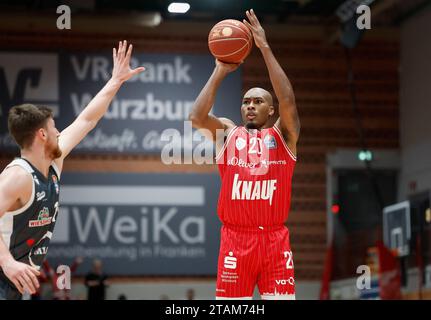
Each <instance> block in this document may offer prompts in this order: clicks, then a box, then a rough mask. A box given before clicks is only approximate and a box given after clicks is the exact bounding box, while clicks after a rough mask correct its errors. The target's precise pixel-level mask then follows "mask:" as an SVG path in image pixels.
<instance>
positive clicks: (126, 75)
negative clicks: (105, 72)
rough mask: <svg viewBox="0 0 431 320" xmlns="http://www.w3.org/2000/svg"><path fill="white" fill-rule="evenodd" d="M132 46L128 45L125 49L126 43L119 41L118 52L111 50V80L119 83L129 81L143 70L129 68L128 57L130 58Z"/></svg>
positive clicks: (141, 68) (142, 68)
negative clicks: (112, 65)
mask: <svg viewBox="0 0 431 320" xmlns="http://www.w3.org/2000/svg"><path fill="white" fill-rule="evenodd" d="M132 49H133V46H132V45H129V47H128V48H127V41H126V40H124V41H120V43H119V44H118V50H115V48H114V49H113V54H112V56H113V60H114V68H113V69H112V79H113V80H118V81H120V82H125V81H127V80H129V79H130V78H131V77H133V76H134V75H137V74H138V73H141V72H143V71H144V70H145V68H144V67H139V68H136V69H131V68H130V57H131V56H132Z"/></svg>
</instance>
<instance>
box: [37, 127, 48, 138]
mask: <svg viewBox="0 0 431 320" xmlns="http://www.w3.org/2000/svg"><path fill="white" fill-rule="evenodd" d="M36 135H37V136H39V138H41V139H42V140H45V139H47V137H48V134H47V132H46V130H45V129H44V128H39V129H38V130H37V131H36Z"/></svg>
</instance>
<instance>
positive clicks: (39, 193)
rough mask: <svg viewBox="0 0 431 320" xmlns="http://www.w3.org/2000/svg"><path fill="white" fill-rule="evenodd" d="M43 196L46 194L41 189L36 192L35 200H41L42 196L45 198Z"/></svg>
mask: <svg viewBox="0 0 431 320" xmlns="http://www.w3.org/2000/svg"><path fill="white" fill-rule="evenodd" d="M45 196H46V193H45V191H41V192H38V193H36V201H40V200H42V199H43V198H45Z"/></svg>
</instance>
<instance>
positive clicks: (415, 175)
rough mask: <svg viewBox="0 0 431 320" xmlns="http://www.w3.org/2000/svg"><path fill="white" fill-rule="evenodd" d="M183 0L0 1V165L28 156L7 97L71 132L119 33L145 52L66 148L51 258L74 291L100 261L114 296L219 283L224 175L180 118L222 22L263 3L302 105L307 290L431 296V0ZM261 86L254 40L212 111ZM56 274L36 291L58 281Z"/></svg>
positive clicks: (297, 224) (300, 244)
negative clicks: (97, 116) (183, 8)
mask: <svg viewBox="0 0 431 320" xmlns="http://www.w3.org/2000/svg"><path fill="white" fill-rule="evenodd" d="M172 2H173V1H172ZM184 2H187V3H188V4H189V6H190V8H189V10H188V11H187V12H185V13H173V12H170V11H169V10H168V6H169V5H170V4H171V1H166V0H155V1H143V0H139V1H138V0H136V1H127V0H124V1H111V0H88V1H84V0H78V1H66V0H64V1H54V0H39V1H30V0H28V1H0V106H1V109H0V168H1V170H3V169H4V167H5V166H6V165H7V164H8V163H9V162H10V161H11V160H12V159H13V158H14V157H15V156H19V150H18V148H17V147H16V145H15V144H14V142H13V140H12V139H11V137H10V136H9V134H8V128H7V114H8V111H9V109H10V108H11V107H12V106H14V105H17V104H21V103H25V102H28V103H33V104H39V105H46V106H49V107H51V108H53V110H54V113H55V118H54V119H55V121H56V126H57V128H58V129H59V130H60V131H61V130H62V129H64V128H65V127H66V126H67V125H68V124H69V123H71V122H72V121H73V119H75V117H76V116H77V115H78V114H79V113H80V111H81V110H82V109H83V108H84V107H85V106H86V104H87V103H88V102H89V101H90V100H91V98H92V97H93V96H94V95H95V94H96V93H97V92H98V90H100V89H101V88H102V87H103V85H104V84H105V83H106V81H107V80H108V79H109V77H110V72H111V70H112V48H113V47H115V46H117V45H118V42H119V41H120V40H127V41H128V42H129V43H132V44H133V46H134V51H133V55H132V61H131V63H132V66H134V67H137V66H141V65H143V66H145V67H146V71H145V72H143V73H142V74H140V75H138V76H137V77H135V78H133V79H131V80H130V81H128V82H127V83H125V84H124V85H123V87H122V88H121V89H120V91H119V92H118V94H117V95H116V97H115V98H114V101H113V102H112V103H111V106H110V108H109V110H108V112H107V113H106V114H105V116H104V118H103V119H102V120H101V121H100V122H99V124H98V125H97V127H96V128H95V129H94V130H93V131H91V132H90V134H89V135H88V136H87V137H86V138H85V139H84V141H82V142H81V144H80V145H79V146H78V147H77V148H76V149H75V150H74V151H73V152H72V154H71V155H70V156H69V157H68V158H67V159H66V161H65V163H64V170H63V174H62V185H61V190H62V193H61V198H60V213H59V221H58V222H57V225H56V227H55V232H54V236H53V239H52V244H51V246H50V248H49V253H48V257H47V262H48V264H49V266H50V268H51V269H50V270H51V272H52V275H54V276H55V274H56V271H58V270H57V267H58V266H60V265H64V266H68V267H71V276H72V278H71V288H70V290H68V293H67V298H68V299H73V300H75V299H76V300H86V299H87V287H86V285H85V279H86V275H87V274H88V273H89V272H90V271H91V270H92V268H93V267H94V266H93V265H94V264H95V263H96V264H97V263H98V264H100V265H101V268H103V272H104V273H105V274H106V276H107V281H108V282H107V284H108V286H107V288H106V299H109V300H117V299H129V300H167V299H169V300H186V299H196V300H212V299H214V297H215V284H216V273H217V258H218V250H219V241H220V227H221V223H220V221H219V219H218V216H217V200H218V195H219V190H220V178H219V175H218V172H217V166H216V164H214V163H211V160H212V159H213V157H214V154H212V153H211V154H210V155H209V156H208V155H207V156H208V157H209V158H208V159H209V161H201V160H202V159H201V158H199V157H198V158H199V159H197V157H193V156H192V155H193V151H194V150H196V145H198V144H199V143H201V144H202V141H201V140H200V138H201V137H200V136H199V135H198V134H197V133H195V130H194V129H193V130H192V129H191V127H190V124H189V123H187V122H185V121H187V120H188V112H189V111H190V108H191V106H192V105H193V102H194V100H195V99H196V97H197V95H198V94H199V92H200V90H201V88H202V87H203V86H204V84H205V82H206V80H207V79H208V77H209V76H210V75H211V72H212V70H213V68H214V58H213V57H212V55H211V53H210V51H209V49H208V33H209V31H210V30H211V28H212V26H213V25H214V24H216V23H217V22H218V21H221V20H224V19H229V18H232V19H238V20H241V21H242V19H244V18H245V11H246V10H247V9H250V8H253V9H254V11H255V12H256V15H257V16H258V18H259V19H260V22H261V24H262V26H263V28H264V29H265V33H266V36H267V38H268V41H269V44H270V46H271V48H272V50H273V52H274V54H275V56H276V58H277V59H278V61H279V62H280V64H281V66H282V67H283V69H284V70H285V72H286V74H287V75H288V77H289V79H290V80H291V82H292V85H293V88H294V92H295V96H296V104H297V108H298V112H299V117H300V121H301V133H300V138H299V142H298V146H297V155H298V162H297V165H296V167H295V171H294V175H293V186H292V200H291V209H290V213H289V217H288V220H287V223H286V225H287V227H288V228H289V231H290V237H291V246H292V251H293V257H294V265H295V284H296V298H297V300H319V299H325V300H360V299H381V300H387V299H403V300H421V299H431V209H430V190H431V131H430V126H429V121H430V119H431V105H430V101H431V90H430V83H431V59H430V57H431V42H430V41H429V36H430V32H429V31H430V30H431V1H424V0H409V1H403V0H375V1H372V0H368V1H359V0H358V1H354V0H347V1H345V0H330V1H329V0H327V1H326V0H325V1H323V0H322V1H320V0H266V1H257V0H247V1H233V0H190V1H184ZM360 5H365V6H366V7H367V8H369V11H367V10H364V11H360V12H357V8H358V7H359V6H360ZM60 6H63V7H60ZM64 6H66V7H67V8H69V9H70V11H67V10H66V11H64V10H63V9H64ZM59 8H60V9H59ZM62 8H63V9H62ZM57 10H59V11H57ZM67 12H69V17H70V25H67V21H68V20H67ZM65 13H66V16H62V15H63V14H65ZM368 13H369V15H367V14H368ZM367 22H369V25H367ZM361 26H362V27H361ZM255 86H259V87H263V88H267V89H268V90H270V91H271V92H272V93H273V91H272V88H271V82H270V80H269V76H268V71H267V69H266V66H265V63H264V61H263V58H262V55H261V53H260V52H259V50H258V48H256V46H254V48H253V50H252V52H251V53H250V55H249V56H248V57H247V58H246V59H245V61H244V63H243V64H242V65H241V67H240V68H239V69H238V70H237V71H236V72H234V73H232V74H230V75H229V76H228V77H227V78H226V80H225V81H224V82H223V84H222V86H221V88H220V90H219V92H218V95H217V98H216V103H215V105H214V108H213V113H214V114H216V115H219V116H225V117H228V118H231V119H233V120H235V121H236V122H238V123H239V122H240V121H241V118H240V106H241V99H242V95H243V94H244V93H245V92H246V91H247V90H248V89H249V88H252V87H255ZM167 129H171V130H173V131H175V132H177V133H178V135H177V136H176V137H177V138H178V139H177V140H175V143H174V144H173V149H172V150H173V151H172V153H173V155H172V156H169V159H170V160H169V161H170V162H166V161H164V159H163V156H166V154H164V152H163V150H165V149H164V147H165V146H166V141H163V139H164V137H165V136H166V135H167V134H168V133H166V131H165V130H167ZM168 135H169V134H168ZM209 150H213V149H212V145H211V144H209ZM208 159H207V160H208ZM48 269H49V267H48ZM60 270H61V269H60ZM51 280H52V279H51ZM51 280H47V281H45V282H42V287H41V290H40V292H39V293H38V297H37V298H39V299H44V300H50V299H54V298H56V297H57V298H58V297H60V298H61V297H63V298H64V296H62V295H61V294H60V295H58V292H55V290H53V285H52V281H51ZM26 298H27V299H30V297H28V296H27V297H26ZM254 298H255V299H260V295H259V293H258V291H257V290H256V291H255V294H254Z"/></svg>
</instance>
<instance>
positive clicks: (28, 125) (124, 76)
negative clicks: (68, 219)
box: [0, 41, 144, 300]
mask: <svg viewBox="0 0 431 320" xmlns="http://www.w3.org/2000/svg"><path fill="white" fill-rule="evenodd" d="M131 54H132V45H130V46H129V47H127V42H126V41H124V42H120V43H119V46H118V50H116V49H115V48H114V49H113V60H114V66H113V70H112V77H111V79H110V80H109V81H108V82H107V83H106V85H105V86H104V87H103V88H102V90H101V91H100V92H99V93H98V94H97V95H96V96H95V97H94V98H93V100H91V102H90V103H89V104H88V106H87V107H86V108H85V109H84V110H83V111H82V112H81V114H80V115H79V116H78V117H77V118H76V120H75V121H74V122H73V123H72V124H71V125H70V126H68V127H67V128H66V129H64V130H63V131H62V132H61V133H60V132H58V130H57V129H56V127H55V123H54V119H53V116H52V111H51V110H50V109H49V108H46V107H38V106H34V105H31V104H24V105H19V106H15V107H13V108H11V109H10V111H9V115H8V126H9V131H10V134H11V135H12V136H13V138H14V139H15V141H16V142H17V144H18V145H19V147H20V149H21V157H20V158H17V159H15V160H14V161H12V162H11V163H10V164H9V165H8V166H7V167H6V168H5V170H4V171H3V172H2V173H1V174H0V300H1V299H20V298H21V297H22V294H23V293H24V292H25V291H26V292H28V293H31V294H33V293H34V292H35V291H36V288H38V287H39V282H38V280H37V276H38V275H39V271H38V270H39V269H40V267H41V266H42V263H43V260H44V259H45V257H46V254H47V252H48V246H49V242H50V240H51V237H52V232H53V229H54V225H55V222H56V220H57V214H58V210H59V203H58V199H59V192H60V186H59V182H60V175H61V170H62V168H63V161H64V159H65V158H66V156H67V155H68V154H69V153H70V152H71V151H72V149H73V148H74V147H75V146H76V145H77V144H79V142H80V141H81V140H82V139H83V138H84V137H85V136H86V135H87V134H88V132H90V131H91V130H92V129H93V128H94V127H95V126H96V124H97V122H98V121H99V120H100V119H101V118H102V116H103V115H104V114H105V112H106V111H107V109H108V107H109V104H110V103H111V101H112V99H113V98H114V96H115V94H116V93H117V91H118V90H119V89H120V87H121V85H122V84H123V83H124V82H125V81H127V80H128V79H130V78H131V77H132V76H134V75H136V74H138V73H140V72H142V71H144V68H143V67H140V68H136V69H133V70H132V69H130V66H129V63H130V57H131Z"/></svg>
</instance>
